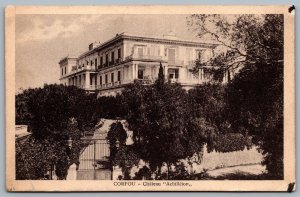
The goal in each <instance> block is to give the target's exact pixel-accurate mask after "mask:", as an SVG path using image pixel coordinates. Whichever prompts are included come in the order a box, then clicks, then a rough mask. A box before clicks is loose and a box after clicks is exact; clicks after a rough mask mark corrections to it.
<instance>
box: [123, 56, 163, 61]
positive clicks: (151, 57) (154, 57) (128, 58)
mask: <svg viewBox="0 0 300 197" xmlns="http://www.w3.org/2000/svg"><path fill="white" fill-rule="evenodd" d="M133 59H137V60H156V61H163V57H162V56H156V55H138V54H133V55H131V56H128V57H126V60H133Z"/></svg>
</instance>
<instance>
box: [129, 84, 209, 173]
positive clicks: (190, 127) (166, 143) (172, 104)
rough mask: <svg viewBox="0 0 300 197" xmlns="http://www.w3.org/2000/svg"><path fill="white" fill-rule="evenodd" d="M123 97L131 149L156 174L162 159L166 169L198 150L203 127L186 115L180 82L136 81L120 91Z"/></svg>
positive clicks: (199, 149) (204, 133)
mask: <svg viewBox="0 0 300 197" xmlns="http://www.w3.org/2000/svg"><path fill="white" fill-rule="evenodd" d="M123 97H124V104H125V105H126V106H128V111H129V112H128V116H127V118H126V119H127V121H128V123H129V128H130V129H131V130H132V131H133V140H134V147H135V150H137V151H138V152H139V155H140V157H141V159H143V160H144V161H146V162H148V163H149V165H150V168H151V170H152V171H156V170H158V174H160V169H161V167H162V165H163V164H164V163H165V164H167V166H168V170H170V166H171V165H172V164H174V163H176V162H177V161H178V160H179V159H185V158H187V157H189V156H192V155H193V154H194V153H198V152H200V151H201V150H202V147H203V144H204V139H205V136H206V132H207V127H201V124H199V121H201V120H198V119H194V118H193V117H192V116H190V114H189V108H188V105H187V103H188V102H187V93H186V91H185V90H184V89H182V87H181V86H180V85H178V84H171V83H162V82H161V81H160V80H157V81H156V82H155V83H154V84H153V85H149V86H143V85H141V84H140V83H139V82H136V83H135V84H132V85H130V86H129V87H127V88H126V89H125V90H124V91H123ZM168 174H169V173H168Z"/></svg>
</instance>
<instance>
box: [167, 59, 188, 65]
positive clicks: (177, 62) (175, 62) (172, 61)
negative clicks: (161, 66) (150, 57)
mask: <svg viewBox="0 0 300 197" xmlns="http://www.w3.org/2000/svg"><path fill="white" fill-rule="evenodd" d="M168 65H169V66H183V65H184V61H183V60H178V59H175V60H168Z"/></svg>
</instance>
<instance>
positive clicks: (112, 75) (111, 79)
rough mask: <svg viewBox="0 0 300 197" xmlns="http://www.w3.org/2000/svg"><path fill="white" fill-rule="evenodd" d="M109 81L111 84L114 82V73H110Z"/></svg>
mask: <svg viewBox="0 0 300 197" xmlns="http://www.w3.org/2000/svg"><path fill="white" fill-rule="evenodd" d="M110 81H111V82H112V83H113V82H114V73H111V75H110Z"/></svg>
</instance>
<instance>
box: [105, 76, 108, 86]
mask: <svg viewBox="0 0 300 197" xmlns="http://www.w3.org/2000/svg"><path fill="white" fill-rule="evenodd" d="M107 83H108V76H107V74H106V75H105V84H107Z"/></svg>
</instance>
